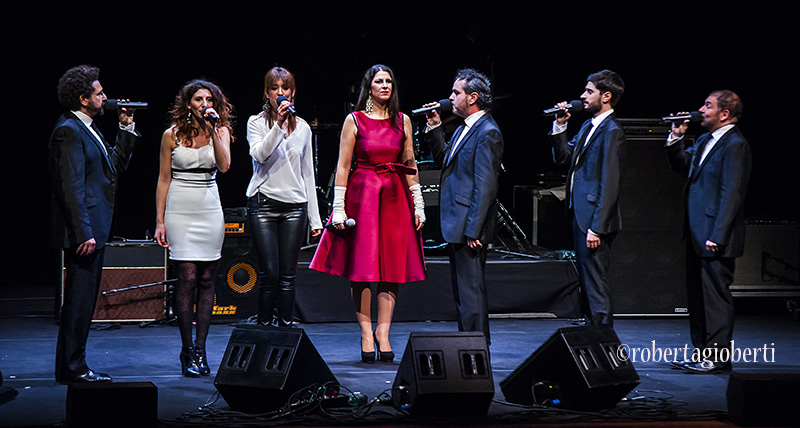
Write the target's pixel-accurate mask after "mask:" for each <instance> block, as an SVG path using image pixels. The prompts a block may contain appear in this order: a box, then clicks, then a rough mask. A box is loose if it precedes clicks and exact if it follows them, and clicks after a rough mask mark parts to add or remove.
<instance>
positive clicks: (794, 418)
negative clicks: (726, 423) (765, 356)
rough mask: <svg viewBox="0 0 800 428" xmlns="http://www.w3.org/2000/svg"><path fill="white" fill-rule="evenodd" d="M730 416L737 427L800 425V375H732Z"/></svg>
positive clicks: (728, 395)
mask: <svg viewBox="0 0 800 428" xmlns="http://www.w3.org/2000/svg"><path fill="white" fill-rule="evenodd" d="M726 397H727V400H728V417H729V418H730V420H731V422H733V423H735V424H736V425H737V426H744V427H749V426H759V427H774V426H780V427H783V426H793V427H796V426H800V413H798V412H797V410H796V407H795V406H796V405H797V397H800V373H797V372H794V373H766V372H750V373H741V372H736V371H734V372H731V374H730V376H729V377H728V389H727V392H726Z"/></svg>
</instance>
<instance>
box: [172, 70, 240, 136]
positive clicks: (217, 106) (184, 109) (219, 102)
mask: <svg viewBox="0 0 800 428" xmlns="http://www.w3.org/2000/svg"><path fill="white" fill-rule="evenodd" d="M201 89H207V90H208V91H209V92H211V100H212V102H213V103H214V104H213V105H214V110H216V111H217V114H218V115H219V122H218V125H217V126H224V127H226V128H228V131H229V133H230V135H231V141H233V139H234V137H233V119H234V113H233V105H232V104H231V103H229V102H228V99H227V98H226V97H225V94H223V93H222V90H221V89H220V88H219V86H217V85H215V84H213V83H211V82H209V81H207V80H203V79H194V80H190V81H189V82H187V83H186V84H185V85H183V87H181V89H180V90H179V91H178V95H176V96H175V102H173V104H172V109H170V112H169V116H170V122H171V124H172V125H174V126H175V127H176V128H177V129H178V131H177V133H176V135H175V138H176V139H177V140H179V141H180V140H181V139H192V138H194V137H196V136H197V135H198V134H199V132H200V131H199V130H198V129H197V128H195V127H194V126H192V124H191V123H190V122H189V121H187V120H186V118H187V117H189V115H190V114H191V113H190V111H189V104H190V103H191V101H192V97H193V96H194V94H195V93H197V91H199V90H201Z"/></svg>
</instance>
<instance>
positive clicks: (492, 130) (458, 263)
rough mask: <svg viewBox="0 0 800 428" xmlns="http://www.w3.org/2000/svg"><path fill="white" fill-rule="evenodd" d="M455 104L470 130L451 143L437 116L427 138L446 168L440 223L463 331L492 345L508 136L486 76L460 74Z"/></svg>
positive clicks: (469, 71) (430, 119)
mask: <svg viewBox="0 0 800 428" xmlns="http://www.w3.org/2000/svg"><path fill="white" fill-rule="evenodd" d="M450 101H451V103H452V106H453V107H452V108H453V112H454V113H455V114H456V115H457V116H459V117H461V118H462V119H464V124H463V125H461V126H460V127H458V129H456V131H455V132H454V133H453V135H452V137H451V139H450V141H449V142H447V143H445V136H444V131H443V129H442V126H440V125H441V118H440V117H439V113H438V112H437V111H436V110H431V111H430V112H428V113H427V119H428V124H427V127H426V129H425V133H424V135H423V136H424V138H425V140H426V141H427V143H428V146H429V147H430V149H431V153H432V154H433V158H434V161H436V163H437V164H441V165H442V172H441V186H440V190H439V191H440V193H439V195H440V202H439V208H440V221H441V229H442V237H443V238H444V239H445V241H447V243H448V245H447V248H448V254H449V258H450V276H451V281H452V286H453V297H454V298H455V303H456V312H457V315H458V329H459V331H477V332H482V333H483V334H484V336H485V337H486V342H487V343H491V338H490V334H489V310H488V302H487V295H486V281H485V277H484V271H485V267H486V255H487V250H488V245H489V244H490V243H491V242H492V241H493V240H494V235H495V229H496V226H497V191H498V189H499V187H500V185H499V176H500V171H501V161H502V158H503V135H502V134H501V133H500V128H499V127H498V126H497V122H495V121H494V118H493V117H492V114H491V113H490V112H489V110H490V109H491V106H492V94H491V86H490V82H489V79H488V78H487V77H486V76H485V75H483V74H482V73H480V72H478V71H476V70H474V69H463V70H459V71H458V72H457V73H456V77H455V81H454V83H453V89H452V94H451V95H450ZM432 104H435V103H431V104H428V105H432Z"/></svg>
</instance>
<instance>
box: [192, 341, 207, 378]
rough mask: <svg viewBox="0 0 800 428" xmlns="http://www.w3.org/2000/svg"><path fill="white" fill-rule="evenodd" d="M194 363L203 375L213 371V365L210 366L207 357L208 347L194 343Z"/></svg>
mask: <svg viewBox="0 0 800 428" xmlns="http://www.w3.org/2000/svg"><path fill="white" fill-rule="evenodd" d="M193 351H194V363H195V364H196V365H197V371H198V373H200V374H201V375H203V376H208V375H209V374H210V373H211V367H209V366H208V358H206V348H201V347H199V346H197V345H194V349H193Z"/></svg>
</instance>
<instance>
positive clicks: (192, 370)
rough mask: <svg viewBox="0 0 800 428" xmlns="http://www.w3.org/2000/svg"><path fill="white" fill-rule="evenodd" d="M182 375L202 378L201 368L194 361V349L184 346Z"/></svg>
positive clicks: (182, 350)
mask: <svg viewBox="0 0 800 428" xmlns="http://www.w3.org/2000/svg"><path fill="white" fill-rule="evenodd" d="M180 360H181V373H183V375H184V376H186V377H200V368H199V367H197V362H196V361H195V360H194V348H192V347H191V346H184V347H182V348H181V355H180Z"/></svg>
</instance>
